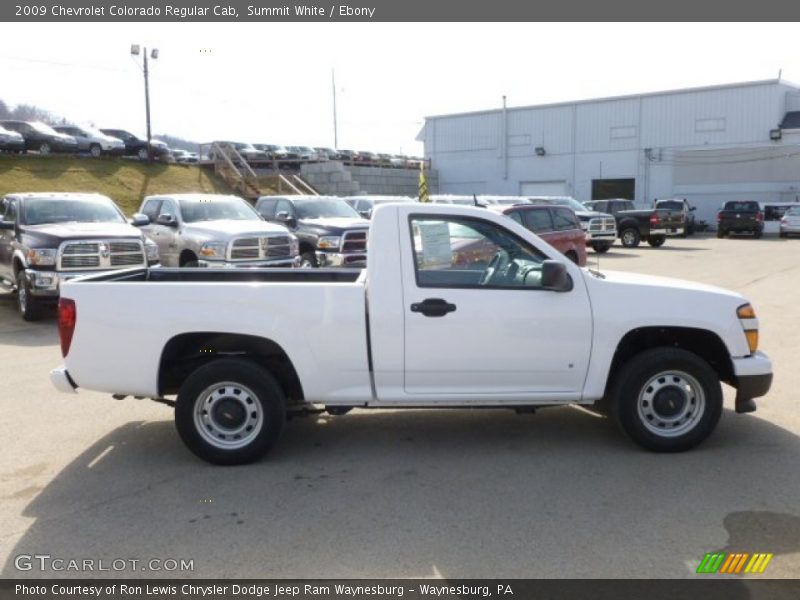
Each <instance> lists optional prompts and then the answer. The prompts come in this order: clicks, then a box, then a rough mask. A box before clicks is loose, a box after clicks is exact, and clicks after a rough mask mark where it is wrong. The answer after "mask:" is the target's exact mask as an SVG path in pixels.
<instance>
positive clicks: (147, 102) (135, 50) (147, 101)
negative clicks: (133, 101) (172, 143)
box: [131, 44, 158, 163]
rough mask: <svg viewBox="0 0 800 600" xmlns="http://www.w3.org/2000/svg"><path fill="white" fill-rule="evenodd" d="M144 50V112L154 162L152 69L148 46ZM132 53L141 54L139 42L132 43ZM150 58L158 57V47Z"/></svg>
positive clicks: (150, 160) (150, 153)
mask: <svg viewBox="0 0 800 600" xmlns="http://www.w3.org/2000/svg"><path fill="white" fill-rule="evenodd" d="M143 50H144V52H143V55H144V69H143V72H144V112H145V118H146V119H147V162H150V163H151V162H153V144H152V133H151V130H150V70H149V66H148V63H147V48H143ZM131 55H132V56H139V44H133V45H131ZM150 58H152V59H153V60H156V59H158V48H153V49H152V50H151V51H150Z"/></svg>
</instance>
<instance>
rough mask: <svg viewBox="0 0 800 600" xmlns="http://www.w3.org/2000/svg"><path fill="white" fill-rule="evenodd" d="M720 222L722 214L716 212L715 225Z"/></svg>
mask: <svg viewBox="0 0 800 600" xmlns="http://www.w3.org/2000/svg"><path fill="white" fill-rule="evenodd" d="M721 222H722V213H721V212H718V213H717V223H721Z"/></svg>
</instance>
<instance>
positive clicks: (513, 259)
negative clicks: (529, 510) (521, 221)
mask: <svg viewBox="0 0 800 600" xmlns="http://www.w3.org/2000/svg"><path fill="white" fill-rule="evenodd" d="M409 211H413V209H409ZM401 214H402V213H401ZM405 227H407V228H408V231H407V234H408V235H409V236H410V239H411V243H410V244H409V243H405V244H403V247H402V250H401V258H402V271H403V296H404V297H403V303H404V306H403V310H404V313H405V381H404V388H405V392H406V394H408V395H409V396H412V395H423V394H424V395H428V396H430V395H434V394H435V395H443V396H444V395H451V397H450V398H442V400H443V401H453V402H454V403H456V402H461V403H463V402H470V401H472V402H487V403H491V402H495V401H498V400H500V399H503V400H504V401H508V399H509V398H512V399H513V398H517V399H519V400H520V401H524V400H527V399H537V398H539V399H542V400H545V399H549V400H554V401H556V402H558V401H571V400H576V399H579V398H580V395H581V391H582V388H583V382H584V379H585V377H586V372H587V369H588V364H589V352H590V348H591V340H592V319H591V310H590V306H589V301H588V295H587V292H586V288H585V285H584V282H583V279H582V276H581V274H580V271H579V270H578V268H577V267H575V266H574V265H571V264H570V265H568V266H567V269H568V271H569V272H570V273H571V274H572V275H571V277H572V279H573V287H572V289H571V290H570V291H566V292H556V291H551V290H547V289H544V288H543V287H542V285H541V267H542V262H543V260H545V259H546V258H551V257H548V256H546V255H545V253H544V252H543V251H542V250H539V249H537V248H536V247H535V246H534V245H532V244H531V243H529V242H527V241H525V240H524V239H523V238H521V237H520V236H519V235H517V234H515V233H513V232H511V231H509V230H508V229H507V228H506V227H504V226H502V225H500V224H499V223H497V222H494V221H491V220H489V219H482V218H475V217H465V216H455V215H431V214H416V215H415V214H414V213H413V212H410V214H408V223H407V225H405ZM406 239H409V238H406ZM556 257H557V255H556ZM558 258H560V259H561V260H564V259H563V257H558Z"/></svg>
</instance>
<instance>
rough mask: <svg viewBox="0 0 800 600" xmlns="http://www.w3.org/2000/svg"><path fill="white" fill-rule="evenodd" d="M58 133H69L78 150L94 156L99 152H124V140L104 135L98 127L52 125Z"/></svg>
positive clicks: (116, 153) (119, 154) (120, 154)
mask: <svg viewBox="0 0 800 600" xmlns="http://www.w3.org/2000/svg"><path fill="white" fill-rule="evenodd" d="M53 129H55V130H56V131H58V132H59V133H63V134H66V135H71V136H72V137H74V138H75V140H76V141H77V142H78V150H80V151H81V152H88V153H89V154H91V155H92V156H94V157H97V156H100V155H101V154H115V155H118V156H122V155H123V154H125V142H123V141H122V140H121V139H119V138H115V137H111V136H110V135H106V134H105V133H103V132H102V131H100V130H99V129H93V128H91V127H77V126H75V125H61V126H58V127H53Z"/></svg>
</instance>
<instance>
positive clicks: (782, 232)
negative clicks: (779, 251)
mask: <svg viewBox="0 0 800 600" xmlns="http://www.w3.org/2000/svg"><path fill="white" fill-rule="evenodd" d="M778 237H782V238H785V237H788V236H787V235H786V232H785V231H781V232H780V233H779V234H778Z"/></svg>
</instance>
